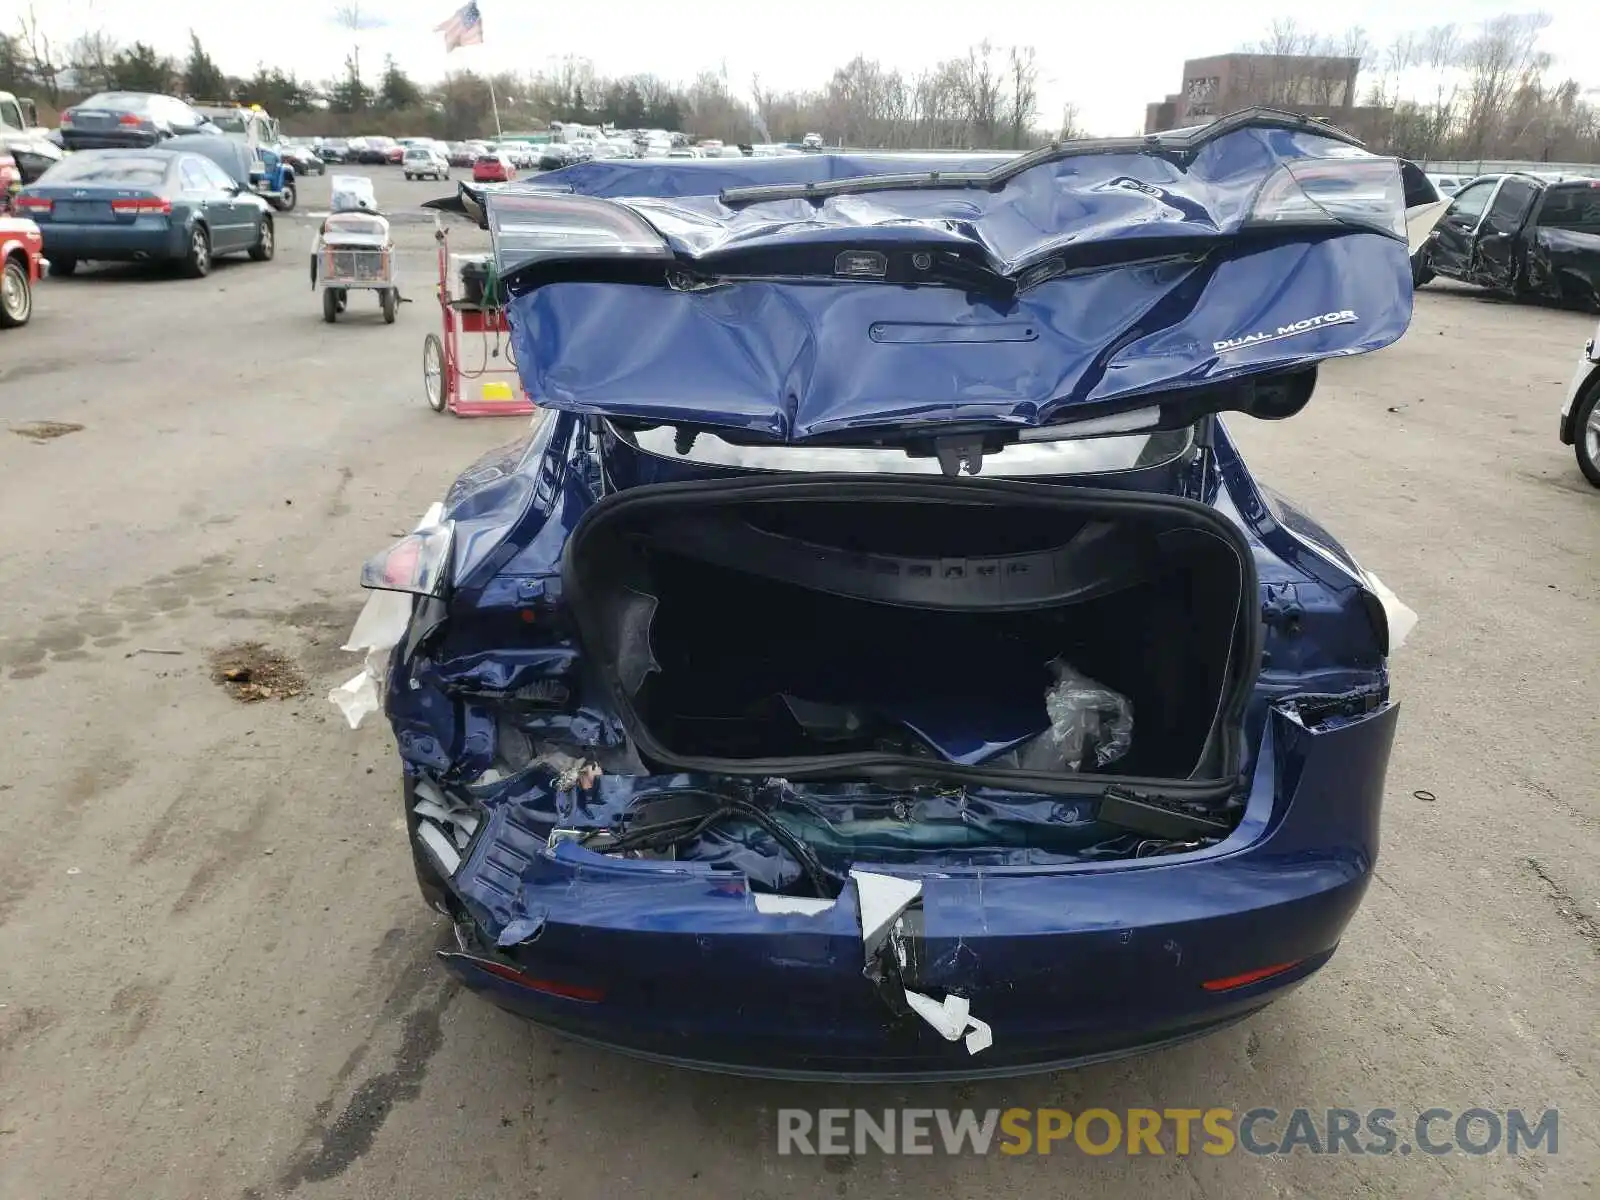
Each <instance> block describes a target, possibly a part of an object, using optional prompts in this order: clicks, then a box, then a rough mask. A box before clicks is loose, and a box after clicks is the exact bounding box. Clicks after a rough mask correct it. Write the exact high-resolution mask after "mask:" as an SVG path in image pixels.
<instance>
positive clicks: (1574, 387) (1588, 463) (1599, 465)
mask: <svg viewBox="0 0 1600 1200" xmlns="http://www.w3.org/2000/svg"><path fill="white" fill-rule="evenodd" d="M1561 441H1562V443H1563V444H1564V445H1568V446H1571V447H1573V449H1574V450H1575V451H1576V452H1577V455H1578V469H1579V470H1580V471H1582V472H1583V476H1584V478H1585V479H1587V480H1588V481H1589V482H1590V483H1592V484H1593V485H1594V486H1595V487H1597V488H1600V326H1597V327H1596V328H1595V333H1594V336H1593V337H1592V338H1590V339H1589V341H1588V343H1587V344H1586V345H1585V346H1584V348H1583V355H1582V357H1581V358H1579V359H1578V366H1577V369H1576V370H1575V371H1573V372H1572V382H1571V383H1570V384H1568V385H1567V400H1566V403H1565V404H1563V405H1562V406H1561Z"/></svg>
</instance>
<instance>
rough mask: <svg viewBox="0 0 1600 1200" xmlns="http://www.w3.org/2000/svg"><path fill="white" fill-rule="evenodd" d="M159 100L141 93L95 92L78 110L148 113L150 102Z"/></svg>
mask: <svg viewBox="0 0 1600 1200" xmlns="http://www.w3.org/2000/svg"><path fill="white" fill-rule="evenodd" d="M156 99H159V97H156V96H149V95H145V94H144V93H142V92H96V93H95V94H94V95H93V96H90V97H89V98H88V99H87V100H85V101H84V102H83V103H82V104H80V105H78V107H79V108H116V109H121V110H122V111H123V112H136V113H137V112H148V111H149V110H150V107H151V103H150V102H151V101H152V100H156Z"/></svg>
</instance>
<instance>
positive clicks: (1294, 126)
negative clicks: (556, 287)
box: [422, 108, 1365, 230]
mask: <svg viewBox="0 0 1600 1200" xmlns="http://www.w3.org/2000/svg"><path fill="white" fill-rule="evenodd" d="M1247 128H1256V129H1281V130H1289V131H1292V132H1304V133H1314V134H1317V135H1318V136H1321V137H1325V138H1330V139H1332V140H1333V141H1337V142H1343V143H1345V144H1346V145H1349V146H1355V147H1357V148H1362V149H1364V148H1365V147H1364V144H1363V143H1362V141H1361V139H1360V138H1357V137H1356V136H1354V135H1353V134H1351V133H1348V132H1347V131H1345V130H1343V129H1340V128H1339V127H1338V126H1337V125H1333V124H1330V123H1329V122H1327V121H1323V120H1320V119H1319V118H1317V117H1308V116H1304V115H1302V114H1300V113H1291V112H1284V111H1281V110H1279V109H1273V108H1246V109H1241V110H1240V111H1238V112H1235V113H1230V114H1228V115H1227V116H1225V117H1219V118H1217V119H1216V120H1215V121H1212V122H1211V123H1210V124H1209V125H1203V126H1201V127H1199V128H1197V129H1187V130H1174V131H1172V132H1169V133H1152V134H1145V135H1143V136H1142V137H1131V138H1127V137H1124V138H1083V139H1080V140H1076V141H1070V142H1052V143H1051V144H1050V145H1048V146H1044V147H1041V148H1040V149H1038V150H1034V151H1031V152H1030V153H1027V154H1023V155H1020V156H1018V157H1016V158H1013V159H1011V160H1010V161H1008V162H1004V163H1001V164H1000V165H999V166H997V167H994V168H991V169H990V170H988V171H967V172H962V171H947V172H938V173H935V174H931V175H930V174H927V173H922V174H903V175H900V174H897V175H860V176H854V177H850V178H844V179H832V180H826V181H823V182H818V183H809V184H790V183H780V184H760V185H754V186H750V187H741V188H728V189H725V190H724V191H722V192H721V193H720V194H719V195H718V199H719V200H720V201H721V202H722V203H723V204H725V205H728V206H730V207H732V206H736V205H740V204H751V203H756V202H759V201H762V200H784V199H810V200H816V201H819V202H820V201H822V200H825V199H827V198H828V197H830V196H835V195H847V194H850V193H852V192H857V191H860V192H871V191H893V190H901V189H905V190H918V189H930V188H932V189H942V188H949V189H956V190H959V189H961V188H980V189H983V190H987V191H997V190H999V189H1000V188H1003V187H1004V186H1005V185H1006V184H1007V183H1008V182H1010V181H1011V180H1012V179H1014V178H1015V177H1016V176H1018V175H1020V174H1022V173H1023V172H1025V171H1028V170H1031V169H1032V168H1034V167H1036V166H1040V165H1042V164H1044V163H1049V162H1054V161H1056V160H1058V159H1063V158H1072V157H1076V156H1079V155H1088V154H1165V155H1169V156H1176V157H1179V158H1185V157H1189V156H1192V155H1193V154H1195V153H1196V152H1197V151H1199V150H1200V149H1202V148H1203V147H1204V146H1206V145H1207V144H1208V143H1210V142H1213V141H1215V140H1217V139H1218V138H1220V137H1225V136H1227V135H1228V134H1230V133H1236V132H1238V131H1239V130H1241V129H1247ZM506 188H515V189H516V190H519V191H521V190H533V191H561V192H565V193H568V194H570V193H571V192H572V190H573V189H572V188H571V187H559V188H550V187H541V185H539V184H538V183H530V182H528V181H525V180H518V181H516V183H514V184H496V183H490V184H479V185H477V186H473V185H471V184H469V183H467V182H466V181H465V180H462V181H460V182H458V183H457V184H456V194H455V195H454V196H444V197H440V198H439V199H437V200H428V201H424V202H423V204H422V207H423V208H426V209H431V210H433V211H436V212H450V213H455V214H457V215H459V216H464V217H466V218H467V219H468V220H469V221H472V222H474V223H475V224H476V225H477V226H478V228H480V229H483V230H487V229H488V228H489V214H488V211H487V207H486V205H485V204H484V197H485V196H486V195H489V194H492V193H493V192H495V191H498V190H502V189H506Z"/></svg>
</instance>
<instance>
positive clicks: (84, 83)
mask: <svg viewBox="0 0 1600 1200" xmlns="http://www.w3.org/2000/svg"><path fill="white" fill-rule="evenodd" d="M120 49H121V47H119V46H118V45H117V42H116V39H115V38H113V37H112V36H111V35H110V34H109V33H107V32H106V31H105V30H104V29H96V30H94V31H93V32H92V33H83V34H79V35H78V36H77V37H76V38H74V39H73V41H72V44H71V45H70V46H68V47H67V64H68V65H69V66H70V67H71V68H72V70H73V72H74V73H75V74H76V75H77V77H78V78H77V86H78V88H79V90H81V91H84V92H103V91H108V90H110V89H111V88H113V87H115V86H116V62H117V52H118V51H119V50H120Z"/></svg>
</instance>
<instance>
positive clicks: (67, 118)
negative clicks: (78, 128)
mask: <svg viewBox="0 0 1600 1200" xmlns="http://www.w3.org/2000/svg"><path fill="white" fill-rule="evenodd" d="M61 124H62V125H71V124H72V110H71V109H70V108H69V109H67V111H66V112H64V113H62V114H61Z"/></svg>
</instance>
